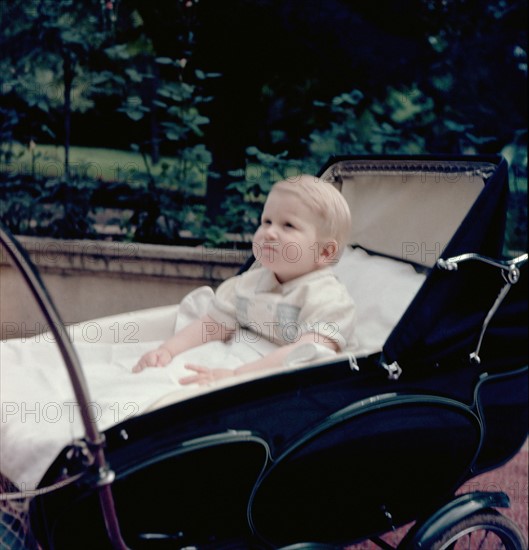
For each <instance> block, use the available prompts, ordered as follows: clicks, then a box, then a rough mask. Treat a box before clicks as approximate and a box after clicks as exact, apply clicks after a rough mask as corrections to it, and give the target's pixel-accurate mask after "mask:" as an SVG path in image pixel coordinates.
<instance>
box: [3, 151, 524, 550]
mask: <svg viewBox="0 0 529 550" xmlns="http://www.w3.org/2000/svg"><path fill="white" fill-rule="evenodd" d="M320 175H321V177H322V178H324V179H326V180H329V181H331V182H333V183H334V184H335V185H337V186H338V187H339V188H340V189H341V191H342V193H343V194H344V196H345V197H346V198H347V200H348V202H349V204H350V205H351V210H352V216H353V220H354V230H353V234H352V235H351V240H350V244H351V245H352V246H354V247H359V248H361V249H362V250H363V251H365V253H366V254H368V255H373V256H375V257H383V258H388V259H392V260H393V261H396V262H399V263H402V262H404V263H406V264H407V265H410V266H412V267H413V269H414V270H416V271H418V272H422V273H425V274H426V276H425V280H424V283H423V284H422V285H421V287H420V289H419V290H418V292H417V293H416V295H415V297H414V298H413V300H412V301H411V303H410V304H409V306H408V307H407V308H406V310H405V312H404V314H403V315H402V316H401V317H400V320H399V321H398V323H397V324H396V326H394V327H392V330H391V331H390V334H389V336H388V337H387V338H385V342H384V343H383V346H382V349H380V350H375V351H373V350H370V351H369V352H366V353H364V354H359V355H357V356H356V357H351V356H336V357H335V358H330V359H324V360H317V361H315V362H312V363H310V364H308V365H307V366H304V367H303V368H296V369H286V370H284V371H278V372H273V373H271V374H269V375H267V376H260V377H256V378H253V379H249V380H244V381H243V382H241V383H240V384H236V385H226V386H221V387H214V388H212V389H210V390H209V391H207V392H203V393H200V394H197V395H195V396H193V397H189V398H185V399H180V400H178V401H176V402H171V400H170V399H168V400H164V402H163V406H159V407H156V408H154V409H153V410H151V411H150V412H148V413H146V414H142V415H139V416H133V417H131V418H127V419H126V420H125V421H123V422H119V423H117V424H116V425H114V426H111V427H109V428H108V429H106V430H104V431H102V432H101V431H100V430H99V429H98V427H97V422H95V419H94V418H93V416H92V414H93V411H92V409H91V408H90V407H89V406H88V405H89V403H90V400H91V398H90V395H89V393H88V391H87V388H86V384H85V382H84V377H83V369H82V367H81V364H80V361H79V359H78V357H77V355H76V353H75V349H74V347H73V346H72V343H71V341H70V340H69V339H68V337H67V336H68V332H67V331H66V330H60V327H61V326H62V325H61V320H60V318H59V316H58V314H57V312H56V310H55V309H54V307H53V304H52V303H51V300H50V299H49V297H48V295H47V293H46V289H45V287H44V285H42V283H41V282H40V279H39V277H38V274H37V273H36V272H35V270H34V268H33V267H32V266H31V265H30V263H29V262H28V260H27V259H26V257H25V255H24V254H23V251H22V250H21V248H20V246H19V245H18V244H17V242H16V239H14V238H13V237H12V236H11V235H9V234H8V232H6V231H5V230H2V232H1V236H2V243H3V245H4V246H5V248H6V250H7V251H8V253H9V255H10V256H11V258H12V260H13V262H14V263H15V264H16V265H17V266H18V268H19V269H20V270H21V272H22V273H23V274H24V276H25V278H26V280H27V282H28V284H29V286H30V288H31V290H32V292H33V293H34V296H35V298H36V299H37V301H38V302H39V303H40V305H41V308H42V310H43V311H44V313H45V315H46V317H47V319H48V322H49V326H50V327H51V328H52V329H53V330H54V337H55V338H56V340H57V343H58V345H59V347H60V350H61V353H62V355H63V359H64V362H65V364H66V366H67V369H68V372H69V374H70V377H71V380H72V384H73V387H74V391H75V395H76V399H77V401H78V403H79V404H80V410H81V412H82V415H83V424H84V426H85V436H84V437H83V438H81V439H79V440H77V441H74V442H73V443H72V444H71V445H68V446H67V447H66V448H64V450H63V451H62V452H61V453H59V455H58V456H57V458H56V459H55V461H54V462H53V464H52V465H51V466H50V467H49V468H48V470H47V472H46V474H45V475H44V477H43V478H42V480H41V481H40V484H39V489H40V490H39V489H38V490H37V491H35V492H34V496H33V498H32V499H31V503H30V523H31V529H32V532H33V533H34V535H35V537H36V539H37V541H38V543H39V544H40V546H41V547H42V548H50V549H51V548H54V549H73V548H98V549H103V548H139V549H143V548H153V549H156V548H175V549H181V550H183V549H184V548H196V549H223V548H234V549H237V548H248V549H253V548H255V549H268V548H270V549H272V548H276V549H277V548H282V549H283V550H286V549H289V550H294V549H296V550H297V549H314V550H316V549H331V548H339V547H343V546H345V545H347V544H349V543H353V542H356V541H361V540H366V539H371V540H373V541H376V542H377V543H378V544H379V545H380V547H381V548H387V547H388V546H387V544H386V543H384V541H383V540H382V539H380V535H381V534H383V533H385V532H387V531H390V530H392V529H395V528H397V527H399V526H402V525H405V524H409V523H411V522H414V523H413V526H412V527H411V528H410V529H409V530H408V532H407V535H406V536H405V537H404V538H403V540H402V541H401V543H400V544H399V546H398V548H403V549H408V548H409V549H446V548H460V546H459V544H460V543H461V542H464V543H465V544H467V545H468V546H465V547H468V548H487V549H489V548H507V549H512V550H518V549H523V548H526V543H525V541H524V537H523V535H522V534H521V533H520V531H519V529H518V528H517V527H516V525H515V524H513V523H512V522H511V521H510V520H508V519H507V518H506V517H505V516H503V515H502V514H501V513H500V512H498V511H497V509H498V508H502V507H507V506H509V502H508V497H507V495H506V494H504V493H501V492H484V491H475V492H472V493H469V494H466V495H462V496H454V495H455V492H456V490H457V489H458V487H460V486H461V485H462V484H463V483H464V482H465V481H467V480H469V479H470V478H472V477H473V476H475V475H477V474H479V473H482V472H485V471H487V470H490V469H494V468H496V467H498V466H500V465H502V464H503V463H505V462H506V461H507V460H508V459H510V458H511V457H512V456H514V454H515V453H516V452H517V451H518V450H519V448H520V447H521V446H522V444H523V443H524V442H525V440H526V437H527V433H528V430H527V427H528V426H527V418H528V416H527V413H528V409H527V404H528V395H527V373H528V370H527V349H526V331H527V282H526V277H527V275H526V270H527V267H526V264H527V254H520V255H517V257H516V258H514V259H505V256H504V250H503V246H504V229H505V216H506V210H507V200H508V194H509V187H508V167H507V163H506V161H505V160H504V159H502V158H498V157H450V158H446V157H432V156H428V157H426V156H425V157H413V158H408V157H398V158H397V157H366V158H362V157H351V158H342V157H336V158H333V159H331V160H330V161H329V163H328V164H327V165H326V166H325V167H324V168H323V169H322V171H321V174H320ZM375 298H376V296H375ZM49 488H51V489H52V490H49ZM476 537H477V542H475V540H476ZM485 537H486V538H485ZM480 545H481V546H480Z"/></svg>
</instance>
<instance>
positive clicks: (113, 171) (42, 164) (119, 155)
mask: <svg viewBox="0 0 529 550" xmlns="http://www.w3.org/2000/svg"><path fill="white" fill-rule="evenodd" d="M13 154H14V159H15V160H13V161H11V163H10V166H8V169H9V171H11V172H16V173H19V174H35V175H36V176H41V177H44V178H50V177H51V178H54V177H58V176H61V175H62V173H63V172H64V148H63V147H59V146H55V145H37V146H36V147H35V148H34V149H33V150H31V151H30V150H29V148H27V147H24V146H22V145H21V144H15V146H14V147H13ZM171 162H174V159H172V158H170V157H162V159H161V161H160V162H159V163H158V164H157V165H156V166H153V167H150V168H151V172H152V174H153V175H159V174H160V173H161V172H162V170H163V166H164V164H165V165H167V164H171ZM70 169H71V172H72V173H73V174H78V175H80V176H81V177H83V178H88V179H94V180H100V181H106V182H113V181H119V182H123V183H127V184H129V185H131V186H132V187H134V186H139V185H142V184H143V183H144V182H145V180H146V179H147V169H146V167H145V163H144V160H143V158H142V156H141V155H140V154H139V153H136V152H134V151H124V150H122V149H108V148H100V147H79V146H72V147H71V148H70ZM203 180H204V189H203V192H205V182H206V174H204V178H203ZM198 192H199V193H200V191H198Z"/></svg>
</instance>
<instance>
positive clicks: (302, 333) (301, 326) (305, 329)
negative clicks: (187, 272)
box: [133, 175, 355, 384]
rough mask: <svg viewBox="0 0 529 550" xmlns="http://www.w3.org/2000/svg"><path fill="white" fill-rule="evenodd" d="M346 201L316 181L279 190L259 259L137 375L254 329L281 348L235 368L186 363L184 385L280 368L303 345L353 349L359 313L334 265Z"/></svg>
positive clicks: (346, 221)
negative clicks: (243, 329)
mask: <svg viewBox="0 0 529 550" xmlns="http://www.w3.org/2000/svg"><path fill="white" fill-rule="evenodd" d="M350 227H351V214H350V212H349V207H348V205H347V202H346V201H345V199H344V198H343V196H342V195H341V193H340V192H339V191H338V190H337V189H335V188H334V186H333V185H331V184H330V183H327V182H325V181H323V180H319V179H318V178H315V177H313V176H308V175H303V176H300V177H299V178H297V179H296V180H295V181H290V180H289V181H280V182H277V183H276V184H274V185H273V187H272V189H271V191H270V194H269V195H268V198H267V200H266V203H265V205H264V209H263V213H262V216H261V225H260V226H259V228H258V229H257V231H256V233H255V235H254V237H253V245H252V248H253V253H254V256H255V258H256V260H257V262H256V263H255V264H254V266H253V267H252V268H251V269H250V270H248V271H247V272H245V273H243V274H241V275H237V276H235V277H232V278H230V279H228V280H226V281H225V282H224V283H222V284H221V285H220V286H219V288H218V289H217V291H216V294H215V298H214V300H213V301H212V303H211V305H210V307H209V310H208V313H207V315H205V316H204V317H202V318H201V319H198V320H196V321H194V322H192V323H191V324H190V325H188V326H187V327H185V328H183V329H182V330H180V331H179V332H177V333H176V334H175V335H174V336H173V337H171V338H170V339H169V340H167V341H166V342H164V343H163V344H162V345H161V346H160V347H159V348H158V349H155V350H153V351H150V352H148V353H146V354H145V355H143V356H142V357H141V358H140V360H139V361H138V363H137V364H136V366H135V367H134V369H133V371H134V372H139V371H141V370H143V369H144V368H145V367H163V366H165V365H167V364H168V363H169V362H170V361H171V360H172V359H173V357H175V356H176V355H178V354H180V353H182V352H184V351H186V350H188V349H191V348H194V347H196V346H199V345H201V344H204V343H205V342H206V341H211V340H223V341H228V340H229V339H230V338H231V337H232V336H233V335H234V334H235V331H236V329H237V327H238V326H240V327H246V328H249V329H250V330H251V329H253V330H255V331H256V332H257V333H258V334H260V335H263V336H264V337H266V338H267V339H268V340H270V341H271V342H274V343H276V344H279V347H278V348H277V349H275V350H274V351H273V352H271V353H270V354H268V355H266V356H264V357H262V358H260V359H258V360H256V361H253V362H251V363H247V364H245V365H243V366H240V367H238V368H236V369H228V368H209V367H207V366H202V365H193V364H187V365H185V368H186V369H188V370H190V371H191V372H192V373H193V374H191V375H190V376H186V377H184V378H181V379H180V383H182V384H193V383H198V384H209V383H211V382H213V381H215V380H217V379H220V378H225V377H229V376H237V375H238V374H243V373H247V372H252V371H258V370H263V369H270V368H276V367H280V366H281V365H282V364H283V361H284V360H285V358H286V357H287V356H288V355H289V354H290V353H291V352H292V351H293V350H294V349H295V348H296V347H298V346H300V345H303V344H306V343H309V342H312V343H317V344H320V345H323V346H326V347H328V348H330V349H331V350H334V351H344V350H348V349H351V348H353V347H354V310H355V306H354V303H353V301H352V299H351V298H350V296H349V294H348V292H347V290H346V289H345V287H344V286H343V285H342V284H341V283H340V282H339V281H338V280H337V278H336V276H335V275H334V272H333V270H332V269H331V266H332V265H333V264H334V263H335V262H337V261H338V259H339V258H340V255H341V253H342V251H343V249H344V247H345V246H346V243H347V238H348V236H349V233H350Z"/></svg>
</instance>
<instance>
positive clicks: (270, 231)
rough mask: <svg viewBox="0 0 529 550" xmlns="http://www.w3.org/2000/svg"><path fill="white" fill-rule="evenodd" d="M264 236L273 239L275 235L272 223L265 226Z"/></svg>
mask: <svg viewBox="0 0 529 550" xmlns="http://www.w3.org/2000/svg"><path fill="white" fill-rule="evenodd" d="M265 236H266V238H267V239H268V240H273V239H275V238H276V237H277V231H276V227H275V225H273V224H271V223H270V224H268V225H267V226H265Z"/></svg>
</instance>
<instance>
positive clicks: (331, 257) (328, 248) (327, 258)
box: [320, 239, 340, 264]
mask: <svg viewBox="0 0 529 550" xmlns="http://www.w3.org/2000/svg"><path fill="white" fill-rule="evenodd" d="M339 250H340V249H339V246H338V243H337V242H336V241H335V240H334V239H333V240H331V241H327V242H325V243H324V244H323V246H322V247H321V254H320V260H321V263H324V264H335V263H336V262H337V261H338V260H339V256H338V252H339Z"/></svg>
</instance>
